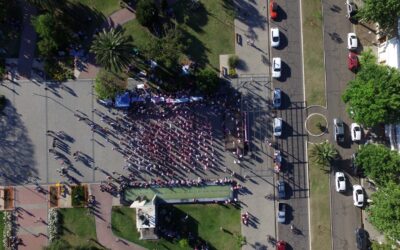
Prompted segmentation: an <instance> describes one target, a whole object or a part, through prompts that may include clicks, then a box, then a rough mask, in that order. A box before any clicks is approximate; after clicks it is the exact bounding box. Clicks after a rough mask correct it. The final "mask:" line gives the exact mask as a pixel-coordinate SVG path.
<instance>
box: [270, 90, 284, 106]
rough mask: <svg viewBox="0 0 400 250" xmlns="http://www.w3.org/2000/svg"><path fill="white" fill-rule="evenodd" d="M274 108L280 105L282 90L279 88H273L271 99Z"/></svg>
mask: <svg viewBox="0 0 400 250" xmlns="http://www.w3.org/2000/svg"><path fill="white" fill-rule="evenodd" d="M272 103H273V106H274V108H276V109H278V108H280V107H281V106H282V90H281V89H280V88H275V89H274V96H273V99H272Z"/></svg>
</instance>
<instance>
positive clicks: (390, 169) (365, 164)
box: [356, 144, 400, 185]
mask: <svg viewBox="0 0 400 250" xmlns="http://www.w3.org/2000/svg"><path fill="white" fill-rule="evenodd" d="M356 164H357V166H360V167H361V168H362V169H363V171H364V173H365V174H366V175H367V176H368V177H370V178H371V179H373V180H374V181H375V182H376V183H377V184H378V185H385V183H387V182H389V181H393V182H396V183H399V177H400V167H399V166H400V155H399V154H398V153H397V152H395V151H392V150H390V149H389V148H387V147H386V146H384V145H381V144H367V145H365V146H362V147H361V149H360V150H358V154H357V157H356Z"/></svg>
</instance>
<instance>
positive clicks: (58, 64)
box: [44, 60, 74, 82]
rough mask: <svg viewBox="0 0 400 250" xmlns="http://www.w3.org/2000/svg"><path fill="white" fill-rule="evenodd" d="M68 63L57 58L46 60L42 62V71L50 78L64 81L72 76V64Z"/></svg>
mask: <svg viewBox="0 0 400 250" xmlns="http://www.w3.org/2000/svg"><path fill="white" fill-rule="evenodd" d="M68 63H69V62H63V61H57V60H46V61H45V63H44V71H45V72H46V74H47V76H48V77H49V78H50V79H51V80H54V81H57V82H64V81H66V80H68V79H73V78H74V73H73V71H72V65H68Z"/></svg>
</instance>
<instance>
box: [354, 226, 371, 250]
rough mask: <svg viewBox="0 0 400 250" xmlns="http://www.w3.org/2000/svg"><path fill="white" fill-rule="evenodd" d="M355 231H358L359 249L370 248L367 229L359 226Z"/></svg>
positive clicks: (357, 241) (365, 249)
mask: <svg viewBox="0 0 400 250" xmlns="http://www.w3.org/2000/svg"><path fill="white" fill-rule="evenodd" d="M355 233H356V243H357V249H360V250H367V249H368V235H367V231H365V230H364V228H361V227H359V228H357V229H356V232H355Z"/></svg>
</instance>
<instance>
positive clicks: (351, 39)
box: [347, 33, 358, 50]
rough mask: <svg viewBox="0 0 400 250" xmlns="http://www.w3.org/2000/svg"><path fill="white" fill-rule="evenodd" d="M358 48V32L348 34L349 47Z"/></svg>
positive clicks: (350, 48)
mask: <svg viewBox="0 0 400 250" xmlns="http://www.w3.org/2000/svg"><path fill="white" fill-rule="evenodd" d="M357 48H358V39H357V36H356V33H348V34H347V49H349V50H356V49H357Z"/></svg>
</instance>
